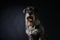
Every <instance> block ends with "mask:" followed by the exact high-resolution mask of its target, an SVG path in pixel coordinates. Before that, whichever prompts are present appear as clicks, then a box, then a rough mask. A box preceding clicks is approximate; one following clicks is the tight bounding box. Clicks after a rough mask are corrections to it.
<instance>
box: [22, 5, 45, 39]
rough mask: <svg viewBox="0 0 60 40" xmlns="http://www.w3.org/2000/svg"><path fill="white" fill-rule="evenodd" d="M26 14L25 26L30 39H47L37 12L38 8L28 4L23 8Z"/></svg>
mask: <svg viewBox="0 0 60 40" xmlns="http://www.w3.org/2000/svg"><path fill="white" fill-rule="evenodd" d="M23 13H24V14H25V28H26V30H25V31H26V34H27V35H28V37H29V40H45V38H44V32H45V31H44V27H43V26H41V25H40V20H39V18H38V17H37V15H36V14H38V13H37V12H36V8H35V7H33V6H28V7H26V8H25V9H24V10H23Z"/></svg>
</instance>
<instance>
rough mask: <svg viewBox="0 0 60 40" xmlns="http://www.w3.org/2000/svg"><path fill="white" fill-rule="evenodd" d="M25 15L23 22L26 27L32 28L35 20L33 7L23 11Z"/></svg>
mask: <svg viewBox="0 0 60 40" xmlns="http://www.w3.org/2000/svg"><path fill="white" fill-rule="evenodd" d="M23 13H24V14H25V22H26V25H28V26H33V25H34V22H35V19H36V15H35V14H36V11H35V8H34V7H27V8H25V9H24V10H23Z"/></svg>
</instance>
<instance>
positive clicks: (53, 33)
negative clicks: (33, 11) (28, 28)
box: [0, 0, 59, 40]
mask: <svg viewBox="0 0 60 40" xmlns="http://www.w3.org/2000/svg"><path fill="white" fill-rule="evenodd" d="M28 5H32V6H35V7H36V8H37V9H38V10H39V11H38V15H39V18H40V20H41V24H42V25H43V26H44V28H45V33H46V37H47V39H48V40H59V39H58V38H59V37H58V35H59V23H58V22H59V15H58V13H59V1H54V0H53V1H52V0H28V1H27V0H25V1H24V0H20V1H0V14H1V15H0V39H1V40H28V37H27V36H26V34H25V27H24V15H23V13H22V10H23V9H24V8H25V7H26V6H28Z"/></svg>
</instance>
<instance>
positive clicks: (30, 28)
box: [26, 27, 38, 35]
mask: <svg viewBox="0 0 60 40" xmlns="http://www.w3.org/2000/svg"><path fill="white" fill-rule="evenodd" d="M37 32H38V29H35V27H29V28H27V29H26V33H27V34H28V35H31V34H36V33H37Z"/></svg>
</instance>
